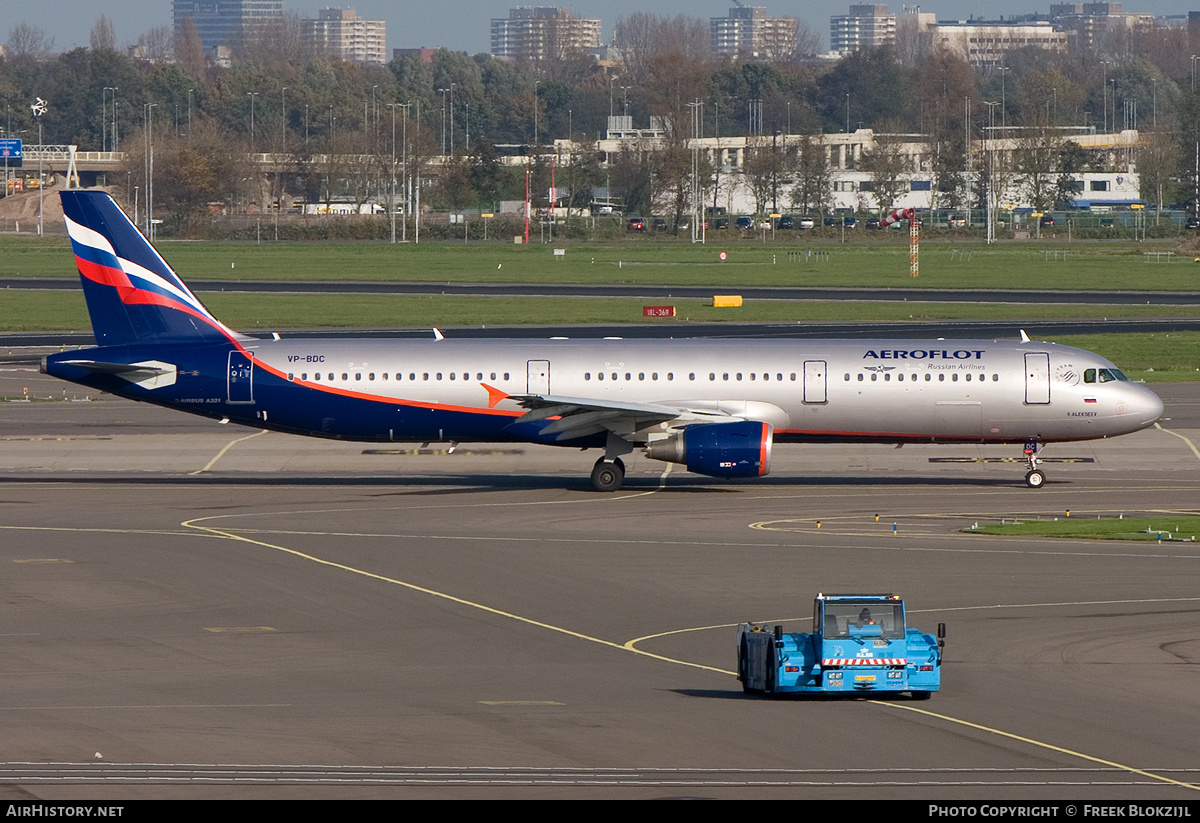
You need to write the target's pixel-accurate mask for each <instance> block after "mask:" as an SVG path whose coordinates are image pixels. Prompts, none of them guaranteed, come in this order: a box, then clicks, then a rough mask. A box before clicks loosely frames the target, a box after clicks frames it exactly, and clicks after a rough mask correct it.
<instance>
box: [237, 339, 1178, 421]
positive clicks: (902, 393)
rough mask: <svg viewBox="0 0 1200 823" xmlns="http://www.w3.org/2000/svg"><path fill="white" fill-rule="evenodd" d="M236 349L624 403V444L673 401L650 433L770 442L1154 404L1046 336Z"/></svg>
mask: <svg viewBox="0 0 1200 823" xmlns="http://www.w3.org/2000/svg"><path fill="white" fill-rule="evenodd" d="M245 348H246V350H247V351H248V352H249V353H250V354H251V356H252V358H253V361H254V362H255V363H257V364H258V365H259V366H265V367H268V368H269V369H270V370H271V371H273V372H275V373H276V374H280V375H283V376H286V378H287V379H288V380H289V381H291V382H293V383H294V384H297V385H301V386H305V387H309V388H311V389H313V390H315V391H317V392H329V393H334V394H339V395H343V396H345V395H350V396H358V397H363V398H369V399H375V400H378V401H380V402H385V403H395V404H397V405H400V406H411V405H415V406H420V407H424V408H430V409H439V408H442V409H453V410H455V411H460V412H461V411H468V412H469V411H478V412H479V413H481V414H493V415H494V414H504V413H508V414H510V415H512V416H513V419H514V420H515V419H516V418H517V417H519V416H520V414H521V413H522V410H523V409H528V408H530V405H529V402H528V401H529V399H530V398H536V399H538V400H544V401H545V402H547V403H549V402H560V401H563V402H565V401H570V402H572V403H574V404H575V405H576V406H577V407H579V408H582V409H592V408H593V404H594V406H595V407H596V408H600V409H604V410H608V411H609V412H611V411H613V410H616V411H620V410H621V409H625V408H628V409H629V410H630V412H631V416H630V422H629V424H628V425H627V426H626V430H624V431H621V432H620V433H621V435H622V436H624V437H626V438H627V439H630V440H631V441H633V442H645V441H646V440H647V439H648V438H649V439H653V437H654V434H653V433H650V434H648V433H647V427H646V426H645V425H644V419H643V418H640V417H638V415H637V414H636V412H637V411H638V410H639V408H640V406H641V405H643V404H648V405H650V406H654V407H659V408H661V407H667V408H670V409H676V410H678V411H679V418H678V420H676V421H655V423H654V425H653V426H650V427H649V429H651V430H661V429H665V428H667V427H668V426H670V425H686V424H687V423H688V422H694V421H696V420H702V419H706V418H707V419H712V420H714V421H716V420H719V419H739V418H740V419H748V420H756V421H763V422H767V423H770V424H771V425H772V426H773V427H774V435H775V439H776V440H777V441H804V440H833V441H836V440H880V441H887V442H902V441H922V440H923V441H927V442H928V441H939V440H945V441H986V442H1019V441H1022V440H1029V439H1036V440H1040V441H1043V442H1047V441H1066V440H1087V439H1094V438H1103V437H1112V436H1115V435H1120V434H1126V433H1129V432H1133V431H1137V430H1139V429H1142V428H1145V427H1147V426H1150V425H1152V424H1153V423H1154V422H1155V421H1156V420H1158V418H1159V417H1160V416H1161V415H1162V412H1163V405H1162V401H1161V400H1160V399H1159V398H1158V397H1157V396H1156V395H1155V394H1154V393H1153V392H1151V391H1150V390H1149V389H1147V388H1145V387H1144V386H1142V385H1139V384H1137V383H1133V382H1131V381H1129V380H1128V379H1127V378H1125V377H1124V375H1122V374H1121V373H1120V372H1119V371H1118V370H1117V369H1116V367H1115V366H1113V364H1112V363H1110V362H1108V361H1107V360H1105V359H1103V358H1101V357H1098V356H1096V355H1094V354H1091V353H1089V352H1086V351H1083V350H1081V349H1075V348H1070V347H1066V346H1059V345H1056V344H1053V343H1037V342H1014V341H997V340H924V341H917V340H744V339H742V340H734V339H729V340H712V339H670V340H630V339H602V340H600V339H571V340H566V339H546V340H534V339H511V340H510V339H490V340H468V339H454V340H417V341H413V340H383V339H346V340H335V341H330V340H317V339H311V338H294V339H287V338H284V339H281V340H255V341H245ZM639 421H641V422H639ZM606 428H609V429H613V428H614V425H606ZM394 436H395V439H402V438H401V435H400V433H399V432H396V433H395V435H394ZM444 436H445V438H446V439H463V440H469V439H471V438H470V437H469V436H462V435H457V434H456V433H455V432H452V431H446V432H445V433H444Z"/></svg>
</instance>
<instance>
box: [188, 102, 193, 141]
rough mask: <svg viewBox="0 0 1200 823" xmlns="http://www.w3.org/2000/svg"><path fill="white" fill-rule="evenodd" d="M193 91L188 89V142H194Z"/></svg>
mask: <svg viewBox="0 0 1200 823" xmlns="http://www.w3.org/2000/svg"><path fill="white" fill-rule="evenodd" d="M192 91H193V89H188V142H189V143H190V142H192Z"/></svg>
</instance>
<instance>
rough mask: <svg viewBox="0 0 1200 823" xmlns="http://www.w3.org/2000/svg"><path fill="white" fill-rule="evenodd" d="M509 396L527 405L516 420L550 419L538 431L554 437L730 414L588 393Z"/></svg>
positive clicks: (623, 433)
mask: <svg viewBox="0 0 1200 823" xmlns="http://www.w3.org/2000/svg"><path fill="white" fill-rule="evenodd" d="M508 399H509V400H512V401H514V402H516V403H517V404H518V405H519V406H521V407H522V408H525V409H528V411H527V412H526V413H525V414H524V415H522V416H521V417H520V418H519V419H518V420H517V421H516V422H517V423H536V422H537V421H539V420H550V423H549V424H547V425H546V426H544V427H543V428H542V429H541V432H542V434H544V435H554V439H555V440H573V439H575V438H578V437H586V436H587V435H589V434H596V433H598V432H605V431H608V432H613V433H614V434H618V435H621V436H623V437H628V436H629V435H631V434H632V433H633V432H634V431H636V430H637V429H640V428H643V427H645V426H650V425H654V424H655V423H666V422H669V421H683V420H688V421H694V420H699V419H712V418H713V417H720V418H723V419H731V418H730V416H729V415H727V414H722V413H720V412H716V413H714V412H712V411H708V410H704V411H694V410H690V409H687V408H682V407H679V406H668V405H664V404H661V403H629V402H625V401H620V400H599V399H596V398H591V397H563V396H559V395H540V394H514V395H510V396H509V398H508Z"/></svg>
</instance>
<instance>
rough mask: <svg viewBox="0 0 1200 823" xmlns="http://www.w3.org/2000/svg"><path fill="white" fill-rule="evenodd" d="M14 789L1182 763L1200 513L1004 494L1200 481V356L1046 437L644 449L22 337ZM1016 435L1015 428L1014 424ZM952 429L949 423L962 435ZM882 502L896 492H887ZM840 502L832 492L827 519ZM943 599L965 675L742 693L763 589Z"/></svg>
mask: <svg viewBox="0 0 1200 823" xmlns="http://www.w3.org/2000/svg"><path fill="white" fill-rule="evenodd" d="M23 389H28V390H29V394H30V396H32V397H35V398H44V397H55V398H60V399H59V400H58V401H56V402H41V401H37V402H29V403H24V402H5V403H0V442H2V444H3V446H2V449H0V501H2V502H0V546H2V548H0V594H2V595H3V596H2V597H0V627H2V628H0V633H2V634H3V640H4V653H3V655H0V672H2V674H3V676H2V677H0V718H2V721H3V724H4V729H5V734H4V744H3V758H2V761H3V762H0V797H3V798H5V799H14V800H15V799H22V798H25V799H31V798H44V799H58V800H67V799H84V798H86V799H94V800H103V799H110V798H111V799H136V798H181V797H186V798H296V797H304V798H308V797H312V798H368V797H385V798H418V797H419V798H475V797H501V798H524V797H535V798H578V797H598V798H655V797H713V798H777V797H805V798H809V797H811V798H849V799H873V800H878V799H892V798H915V799H922V800H930V799H988V800H1016V799H1088V800H1103V799H1110V800H1111V799H1125V800H1134V799H1137V800H1164V801H1172V800H1173V801H1177V802H1178V801H1183V800H1190V799H1193V798H1196V797H1197V796H1198V795H1197V791H1198V788H1200V746H1197V744H1196V733H1195V718H1196V717H1197V716H1200V690H1198V689H1197V688H1196V680H1195V671H1196V670H1195V669H1192V668H1191V666H1193V665H1197V664H1200V587H1198V586H1197V585H1196V581H1197V579H1198V578H1197V570H1198V567H1200V543H1194V542H1170V543H1162V544H1156V543H1125V542H1114V541H1084V540H1050V539H1014V538H1005V539H1000V538H990V537H981V536H969V535H964V534H962V533H961V532H960V530H961V529H962V528H964V527H966V526H969V525H971V524H972V523H974V522H976V521H980V522H982V521H995V520H999V519H1000V518H1003V517H1013V516H1021V517H1035V516H1036V517H1042V518H1052V517H1055V516H1058V517H1062V516H1065V514H1066V511H1067V510H1068V509H1069V510H1070V512H1071V516H1072V517H1093V518H1094V517H1096V516H1097V515H1102V516H1116V515H1117V514H1118V513H1124V514H1126V515H1141V514H1145V513H1153V514H1154V516H1156V517H1159V516H1161V518H1162V523H1163V525H1164V526H1167V527H1169V526H1170V524H1171V518H1172V516H1174V515H1176V514H1177V513H1180V512H1184V511H1191V512H1193V513H1194V512H1195V511H1196V509H1197V507H1198V506H1200V452H1198V451H1197V448H1198V447H1200V384H1176V385H1169V384H1168V385H1159V386H1156V387H1155V390H1156V391H1158V392H1159V393H1160V395H1161V396H1162V397H1163V398H1164V400H1165V401H1166V403H1167V418H1168V419H1164V420H1163V421H1162V423H1161V427H1162V428H1161V429H1151V430H1147V431H1145V432H1142V433H1139V434H1136V435H1132V436H1129V437H1125V438H1119V439H1117V440H1113V441H1108V442H1098V443H1081V444H1071V445H1062V446H1051V447H1049V448H1047V449H1046V450H1045V456H1046V457H1048V458H1061V459H1064V460H1066V461H1068V462H1061V463H1049V464H1047V465H1046V469H1047V477H1048V482H1047V485H1046V487H1045V488H1043V489H1041V490H1036V491H1035V490H1029V489H1026V488H1025V487H1024V485H1023V476H1024V468H1023V466H1022V464H1021V462H1020V456H1021V455H1020V448H1019V447H990V448H982V447H974V446H941V447H932V446H930V447H913V446H906V447H904V448H903V449H895V448H891V447H883V446H837V447H835V446H813V447H803V446H781V447H778V448H776V449H775V462H774V465H773V470H772V473H771V475H770V476H769V477H766V478H763V479H761V480H758V481H754V482H749V481H747V482H722V481H718V480H714V479H710V478H704V477H700V476H696V475H688V474H686V473H684V472H683V471H682V470H680V469H679V468H678V467H669V466H668V465H667V464H663V463H658V462H655V461H649V460H646V459H645V458H635V459H633V460H629V461H627V462H628V464H629V474H628V477H627V481H626V486H625V488H624V489H622V491H620V492H619V493H616V494H612V495H603V494H597V493H595V492H593V491H591V489H590V482H589V480H588V472H589V470H590V467H591V464H592V462H593V460H594V459H595V455H594V454H590V453H589V454H581V453H579V452H577V451H570V450H559V449H551V448H542V447H536V446H522V445H496V446H463V447H460V448H458V449H456V450H455V451H454V452H453V453H447V450H446V448H445V447H444V446H433V447H430V448H428V449H418V448H417V447H409V446H396V447H387V448H380V447H375V446H370V445H368V446H364V445H363V444H353V443H331V442H323V441H316V440H307V439H301V438H296V437H290V436H286V435H280V434H272V433H259V432H257V431H255V430H253V429H235V428H233V427H226V426H220V425H218V424H216V423H213V422H210V421H206V420H202V419H200V418H192V417H188V416H185V415H181V414H177V413H173V412H167V411H163V410H159V409H155V408H152V407H148V406H141V405H138V404H134V403H130V402H126V401H121V400H116V399H113V398H111V397H108V398H93V399H92V400H91V401H90V402H70V400H69V399H68V400H67V401H63V400H61V398H62V397H64V396H66V397H67V398H72V397H74V398H76V399H82V398H83V397H84V392H83V390H81V389H78V388H77V387H66V388H65V395H64V386H63V384H59V383H55V382H54V381H51V380H50V379H49V378H46V377H43V376H40V375H37V374H36V373H35V372H32V371H29V370H21V369H12V368H9V369H8V370H5V371H0V395H4V396H6V397H9V398H12V397H17V396H20V395H21V394H22V390H23ZM989 458H1010V459H1012V460H1013V461H1014V462H988V461H987V459H989ZM947 459H950V460H949V462H947ZM876 515H878V520H876ZM818 520H819V521H820V528H817V521H818ZM819 591H825V592H838V591H868V592H896V593H899V594H902V595H904V597H905V598H906V600H907V602H908V605H909V609H910V612H909V613H910V624H915V625H917V626H919V627H920V628H922V629H925V630H928V631H932V630H933V629H934V628H935V627H936V624H937V623H938V622H945V623H947V624H948V629H949V634H948V638H947V644H946V664H945V669H944V679H943V687H942V692H941V693H939V694H937V695H934V697H933V699H932V700H930V701H927V702H921V703H915V702H912V701H907V700H888V701H871V700H853V699H851V700H841V699H840V700H813V699H804V700H795V699H792V700H770V699H762V698H751V697H746V696H743V694H742V692H741V688H740V684H738V683H737V681H736V679H735V678H734V675H733V669H734V666H735V651H734V627H735V625H736V624H737V623H738V622H741V621H745V620H763V621H784V622H785V625H786V626H787V628H788V630H795V631H804V630H807V627H808V623H809V617H810V615H811V612H812V598H813V596H814V595H815V594H816V593H817V592H819Z"/></svg>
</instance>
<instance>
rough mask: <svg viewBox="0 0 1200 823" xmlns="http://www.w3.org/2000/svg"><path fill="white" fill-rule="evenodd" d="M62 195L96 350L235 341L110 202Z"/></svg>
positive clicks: (98, 195) (93, 194) (98, 196)
mask: <svg viewBox="0 0 1200 823" xmlns="http://www.w3.org/2000/svg"><path fill="white" fill-rule="evenodd" d="M60 196H61V197H62V205H63V215H64V216H65V218H66V221H67V232H68V234H70V236H71V248H72V250H73V251H74V252H75V264H76V266H77V268H78V269H79V277H80V280H81V281H82V282H83V293H84V297H85V298H86V299H87V306H88V314H89V315H90V316H91V319H92V332H93V333H94V334H95V336H96V343H97V344H99V345H101V346H123V345H131V344H135V343H187V342H193V343H209V342H227V341H229V340H232V339H236V338H237V336H238V335H236V334H235V333H234V332H232V331H230V330H229V329H228V328H226V327H225V326H224V325H223V324H222V323H221V322H220V321H219V320H217V319H216V318H215V317H214V316H213V315H212V313H211V312H210V311H209V310H208V309H206V308H205V307H204V304H203V303H201V302H200V301H199V300H198V299H197V298H196V296H195V295H194V294H192V292H191V290H190V289H188V287H187V286H186V285H184V283H183V281H182V280H180V279H179V277H178V276H177V275H176V274H175V272H174V271H172V270H171V267H170V266H169V265H167V261H165V260H163V258H162V256H161V255H159V253H158V252H157V251H156V250H155V249H154V247H153V246H151V245H150V243H149V242H147V241H146V238H145V237H143V236H142V234H141V232H139V231H138V230H137V227H136V226H134V225H133V223H132V222H130V220H129V218H128V217H126V216H125V213H124V212H123V211H121V209H120V208H119V207H118V206H117V204H116V203H115V202H113V199H112V198H111V197H109V196H108V195H107V194H105V193H104V192H100V191H80V190H74V191H63V192H60Z"/></svg>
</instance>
